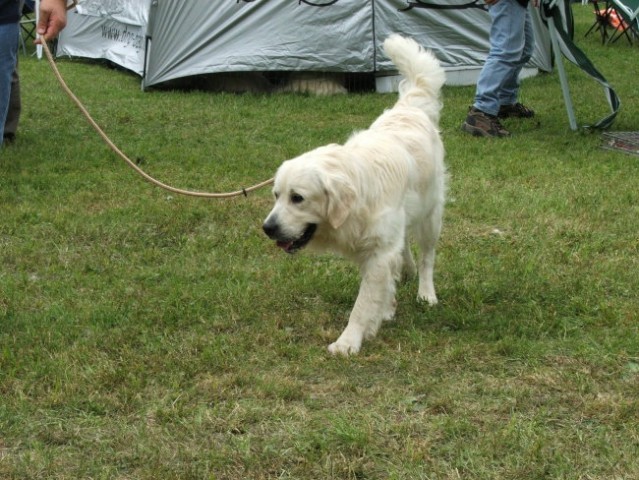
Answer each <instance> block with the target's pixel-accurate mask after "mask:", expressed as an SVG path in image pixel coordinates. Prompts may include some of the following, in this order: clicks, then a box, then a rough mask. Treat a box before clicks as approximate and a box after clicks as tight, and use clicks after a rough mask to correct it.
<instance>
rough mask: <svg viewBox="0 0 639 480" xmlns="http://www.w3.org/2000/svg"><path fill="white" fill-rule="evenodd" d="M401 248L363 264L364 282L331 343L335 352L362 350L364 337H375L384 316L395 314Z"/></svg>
mask: <svg viewBox="0 0 639 480" xmlns="http://www.w3.org/2000/svg"><path fill="white" fill-rule="evenodd" d="M400 262H401V256H400V253H399V251H397V252H393V253H385V254H384V255H379V256H376V257H373V258H371V259H369V260H367V261H366V262H365V264H364V265H362V267H361V272H362V282H361V284H360V287H359V294H358V295H357V300H356V301H355V305H354V306H353V310H352V311H351V315H350V317H349V319H348V325H347V326H346V328H345V329H344V331H343V332H342V334H341V335H340V336H339V338H338V339H337V340H336V341H335V342H334V343H332V344H330V345H329V347H328V350H329V352H331V353H332V354H340V355H350V354H354V353H357V352H359V350H360V348H361V346H362V341H363V340H364V339H365V338H371V337H374V336H375V334H376V333H377V330H379V327H380V325H381V323H382V321H383V320H390V319H391V318H393V315H394V314H395V307H396V302H395V280H396V277H397V274H398V272H399V266H400Z"/></svg>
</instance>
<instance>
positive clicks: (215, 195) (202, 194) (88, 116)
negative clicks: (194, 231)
mask: <svg viewBox="0 0 639 480" xmlns="http://www.w3.org/2000/svg"><path fill="white" fill-rule="evenodd" d="M42 47H43V49H44V53H45V54H46V56H47V60H48V61H49V65H50V66H51V69H52V70H53V73H54V74H55V76H56V78H57V79H58V82H59V83H60V85H61V86H62V89H63V90H64V91H65V92H66V94H67V95H68V96H69V98H71V100H73V103H75V104H76V106H77V107H78V108H79V109H80V111H81V112H82V114H83V115H84V116H85V118H86V119H87V121H88V122H89V123H90V124H91V126H92V127H93V129H94V130H95V131H96V132H98V135H100V137H102V139H103V140H104V141H105V142H106V144H107V145H108V146H109V147H110V148H111V150H113V151H114V152H115V153H116V154H117V155H118V156H119V157H120V158H121V159H122V160H124V161H125V162H126V163H127V164H128V165H129V167H131V168H132V169H133V170H135V171H136V172H138V173H139V174H140V175H142V177H144V179H145V180H147V181H149V182H151V183H152V184H153V185H156V186H158V187H160V188H163V189H165V190H168V191H169V192H173V193H177V194H180V195H188V196H191V197H202V198H230V197H237V196H239V195H244V196H246V195H247V194H248V193H249V192H252V191H253V190H257V189H258V188H262V187H265V186H267V185H270V184H272V183H273V179H272V178H270V179H268V180H265V181H263V182H260V183H258V184H255V185H253V186H251V187H247V188H243V189H241V190H236V191H235V192H226V193H209V192H195V191H192V190H183V189H181V188H175V187H172V186H170V185H167V184H165V183H162V182H160V181H159V180H156V179H155V178H153V177H152V176H151V175H149V174H147V173H146V172H144V171H143V170H142V169H141V168H140V167H138V166H137V165H136V164H135V162H133V161H132V160H131V159H130V158H129V157H127V156H126V154H124V152H122V150H120V149H119V148H118V147H117V146H116V145H115V144H114V143H113V142H112V141H111V139H110V138H109V137H108V136H107V134H106V133H104V131H103V130H102V129H101V128H100V126H99V125H98V124H97V123H96V122H95V120H93V118H92V117H91V114H89V112H88V111H87V109H86V108H85V107H84V105H83V104H82V102H81V101H80V100H79V99H78V97H76V96H75V94H74V93H73V92H72V91H71V89H70V88H69V87H68V86H67V84H66V82H65V81H64V79H63V78H62V75H61V74H60V71H59V70H58V66H57V65H56V63H55V61H54V60H53V55H52V54H51V51H50V50H49V46H48V45H47V42H45V41H42Z"/></svg>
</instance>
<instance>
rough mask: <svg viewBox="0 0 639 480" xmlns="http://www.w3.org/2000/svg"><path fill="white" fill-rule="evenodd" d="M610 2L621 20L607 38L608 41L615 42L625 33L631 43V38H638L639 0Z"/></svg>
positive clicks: (613, 0)
mask: <svg viewBox="0 0 639 480" xmlns="http://www.w3.org/2000/svg"><path fill="white" fill-rule="evenodd" d="M611 4H612V7H613V8H614V9H615V11H616V12H617V15H619V16H620V17H621V19H622V20H623V21H622V22H621V24H620V25H619V26H618V27H617V29H616V31H615V32H614V33H613V34H612V36H611V37H610V38H609V39H608V43H613V42H616V41H617V40H619V38H621V36H622V35H625V36H626V38H627V39H628V42H630V44H631V45H632V41H633V39H637V38H639V18H638V16H639V0H611Z"/></svg>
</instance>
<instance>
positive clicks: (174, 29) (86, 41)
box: [58, 0, 552, 90]
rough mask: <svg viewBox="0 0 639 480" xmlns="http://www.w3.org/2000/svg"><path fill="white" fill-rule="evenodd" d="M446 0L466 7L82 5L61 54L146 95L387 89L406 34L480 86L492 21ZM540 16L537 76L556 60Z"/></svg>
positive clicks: (298, 2)
mask: <svg viewBox="0 0 639 480" xmlns="http://www.w3.org/2000/svg"><path fill="white" fill-rule="evenodd" d="M444 3H446V4H447V5H449V6H454V7H457V8H454V9H448V8H447V9H443V10H442V9H435V8H432V7H433V5H434V3H425V2H424V1H422V0H419V1H407V0H312V1H311V0H282V1H279V2H272V1H267V0H216V1H211V0H180V1H178V0H154V1H151V0H108V1H100V0H81V1H80V2H79V4H78V7H77V8H76V9H75V11H74V12H71V13H70V14H69V24H68V26H67V28H66V29H65V30H64V31H63V33H62V35H61V37H60V41H59V46H58V55H59V56H60V55H70V56H81V57H89V58H106V59H109V60H111V61H113V62H115V63H117V64H119V65H121V66H123V67H125V68H128V69H130V70H133V71H134V72H136V73H138V74H140V75H141V76H142V86H143V88H145V89H146V88H148V87H151V86H154V85H158V84H161V83H163V82H167V81H170V80H175V79H179V78H183V77H189V76H193V75H202V74H210V73H220V72H227V73H228V72H304V71H306V72H308V71H310V72H343V73H371V74H374V75H375V76H376V77H377V78H378V81H377V85H378V90H386V89H388V88H391V89H392V83H391V84H390V85H391V86H390V87H389V83H388V82H385V81H384V80H387V76H389V75H392V74H393V73H394V67H393V65H392V64H391V63H390V62H389V60H388V59H387V58H386V57H385V56H384V54H383V53H382V52H381V49H380V48H381V44H382V43H383V41H384V39H385V38H386V37H387V36H388V35H390V34H391V33H395V32H400V33H402V34H405V35H409V36H412V37H413V38H415V39H416V40H417V41H418V42H420V43H421V44H422V45H423V46H425V47H426V48H429V49H431V50H433V51H434V53H435V54H436V55H437V57H438V58H439V60H440V61H441V62H442V65H443V66H444V68H445V69H446V71H447V83H449V84H472V83H474V81H475V79H476V76H477V74H478V72H479V70H480V69H481V66H482V64H483V62H484V60H485V58H486V55H487V53H488V47H489V45H488V30H489V27H490V18H489V15H488V14H487V12H486V11H485V9H484V6H483V5H482V4H481V3H479V2H478V0H475V1H472V0H471V1H470V2H469V1H468V0H448V1H446V2H444ZM535 19H536V23H537V26H536V33H537V39H538V45H537V50H536V52H535V54H534V56H533V59H532V60H531V62H530V70H529V74H530V73H534V72H536V71H537V69H542V70H546V71H549V70H551V64H552V62H551V59H550V42H549V40H548V35H547V31H546V30H545V29H544V28H543V26H541V21H540V20H539V16H538V15H535ZM391 78H392V77H391Z"/></svg>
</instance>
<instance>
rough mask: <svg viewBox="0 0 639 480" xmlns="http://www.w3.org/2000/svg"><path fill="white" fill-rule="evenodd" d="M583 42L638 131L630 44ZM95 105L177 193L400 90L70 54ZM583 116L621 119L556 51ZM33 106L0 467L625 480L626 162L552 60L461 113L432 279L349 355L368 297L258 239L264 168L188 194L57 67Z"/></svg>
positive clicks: (16, 474)
mask: <svg viewBox="0 0 639 480" xmlns="http://www.w3.org/2000/svg"><path fill="white" fill-rule="evenodd" d="M573 10H574V12H575V16H576V29H577V30H576V35H575V38H576V42H577V44H578V45H579V46H580V47H581V48H582V49H583V50H584V51H585V52H586V53H587V55H588V56H589V57H590V59H591V60H592V61H593V63H594V64H595V65H596V66H597V67H598V68H599V70H600V71H601V72H602V73H603V74H604V76H605V77H606V78H607V79H608V80H609V82H610V83H611V84H612V85H613V86H614V87H615V89H616V90H617V93H618V94H619V97H620V98H621V101H622V109H621V112H620V113H619V116H618V118H617V120H616V123H615V124H614V130H616V131H637V130H639V98H638V96H637V78H636V77H635V74H636V72H637V63H638V59H639V50H638V46H637V45H634V46H630V45H628V43H627V42H626V43H624V42H625V40H621V41H619V42H618V43H616V44H614V45H601V44H600V41H599V39H598V37H596V36H595V35H590V36H588V37H586V38H584V33H585V31H586V30H587V28H588V27H589V26H590V24H591V23H592V22H593V20H594V16H593V15H592V8H591V7H590V6H588V7H584V6H581V5H580V4H574V5H573ZM59 65H60V68H61V70H62V73H63V74H64V75H65V77H66V79H67V81H68V83H69V84H70V86H71V87H72V88H73V89H74V91H75V92H76V93H77V95H78V96H79V97H80V98H81V99H82V100H83V101H84V102H85V103H86V105H87V107H88V109H89V110H90V111H91V112H92V114H93V115H94V116H95V118H96V120H97V121H98V122H99V123H100V124H101V125H102V126H103V127H104V129H105V130H106V131H107V133H108V134H109V135H110V136H111V137H112V138H113V140H114V141H115V142H116V143H117V144H118V145H119V146H120V147H121V148H122V149H123V150H124V151H125V152H127V153H128V154H129V155H130V156H132V157H133V158H137V159H138V161H139V162H140V163H141V166H142V167H143V168H145V169H146V170H147V171H148V172H149V173H151V174H152V175H154V176H157V177H158V178H159V179H161V180H163V181H166V182H167V183H171V184H172V185H175V186H178V187H189V188H194V189H200V190H209V191H227V190H236V189H238V188H241V187H245V186H248V185H251V184H253V183H256V182H258V181H261V180H264V179H266V178H269V177H271V176H272V175H273V173H274V172H275V169H276V168H277V167H278V165H279V164H280V163H281V162H282V161H283V160H284V159H286V158H289V157H293V156H295V155H298V154H300V153H302V152H304V151H306V150H309V149H311V148H314V147H316V146H319V145H322V144H325V143H329V142H335V141H343V140H344V139H345V138H346V137H347V136H348V134H349V133H350V132H351V131H352V130H353V129H357V128H364V127H366V126H367V125H368V124H370V123H371V121H373V120H374V119H375V118H376V116H377V115H378V114H379V113H380V112H381V111H382V110H383V109H384V108H388V107H389V106H391V105H392V104H393V102H394V101H395V95H392V94H388V95H387V94H383V95H382V94H352V95H348V96H339V97H334V98H314V97H310V96H299V95H297V96H296V95H275V96H263V95H231V94H212V93H203V92H190V93H186V92H168V91H154V92H146V93H144V92H141V91H140V87H139V83H140V82H139V78H138V77H135V76H133V75H130V74H128V73H125V72H122V71H118V70H109V69H107V68H105V67H103V66H99V65H95V64H91V63H87V62H83V61H77V60H76V61H70V60H63V61H60V62H59ZM566 68H567V70H568V75H569V77H570V85H571V89H572V94H573V101H574V103H575V109H576V113H577V119H578V121H579V122H580V123H581V124H583V123H590V122H594V121H595V120H597V119H598V118H600V117H602V116H603V115H605V114H606V113H607V112H608V109H607V105H606V104H605V101H604V95H603V91H602V89H601V88H600V86H599V85H598V84H596V83H595V82H594V81H593V80H591V79H590V78H588V77H586V76H585V75H584V74H583V73H582V72H581V71H579V70H577V69H576V68H574V67H573V66H572V65H568V64H566ZM20 69H21V73H22V89H23V103H24V113H23V118H22V123H21V127H20V131H19V138H18V140H17V142H16V144H15V145H14V146H12V147H10V148H6V149H4V150H3V151H2V152H1V153H0V478H2V479H7V480H9V479H12V480H13V479H15V480H25V479H59V480H62V479H65V480H66V479H148V480H151V479H162V480H168V479H216V480H217V479H229V480H231V479H255V480H260V479H302V480H304V479H322V480H324V479H360V480H361V479H405V480H409V479H410V480H414V479H438V480H445V479H451V480H452V479H472V480H475V479H482V480H506V479H511V480H528V479H531V480H533V479H566V480H567V479H575V480H576V479H581V480H622V479H623V480H630V479H636V478H639V460H638V459H637V452H638V451H639V338H638V325H639V323H638V317H639V315H638V313H637V312H638V311H639V299H638V297H637V294H636V289H637V286H638V285H639V273H638V267H639V261H638V253H639V234H638V231H637V230H638V227H639V188H638V185H639V157H637V156H632V155H626V154H623V153H618V152H613V151H609V150H604V149H601V148H600V146H601V144H602V139H601V136H600V134H599V133H588V132H584V131H579V132H573V131H571V130H570V129H569V126H568V120H567V116H566V112H565V108H564V104H563V99H562V96H561V90H560V86H559V80H558V76H557V74H556V73H553V74H541V75H539V76H537V77H534V78H531V79H527V80H525V82H524V84H523V90H522V95H523V97H522V101H523V102H524V103H526V104H529V105H530V106H532V107H533V108H534V109H535V110H536V111H537V116H536V118H535V119H534V120H532V121H523V120H522V121H518V120H512V121H507V122H506V125H507V127H508V128H509V129H510V130H511V131H512V132H513V136H512V138H508V139H501V140H493V139H479V138H472V137H470V136H468V135H466V134H463V133H462V132H461V131H460V129H459V127H460V124H461V122H462V121H463V119H464V117H465V114H466V110H467V108H468V105H469V104H470V103H471V99H472V96H473V93H474V87H446V88H445V90H444V103H445V106H444V111H443V115H442V124H441V127H442V133H443V138H444V143H445V145H446V148H447V164H448V166H449V171H450V175H451V182H450V195H449V202H448V205H447V211H446V216H445V225H444V230H443V235H442V239H441V243H440V245H439V249H438V263H437V267H436V271H435V281H436V286H437V288H438V294H439V297H440V304H439V305H437V306H436V307H434V308H428V307H426V306H423V305H420V304H418V303H417V302H416V301H415V296H416V293H417V285H416V282H409V283H407V284H402V285H401V286H400V287H399V289H398V303H399V307H398V313H397V317H396V321H395V322H394V323H392V324H385V325H384V326H383V327H382V329H381V330H380V332H379V334H378V336H377V337H376V338H375V339H374V340H372V341H369V342H366V343H365V344H364V346H363V349H362V352H361V353H360V354H359V355H358V356H355V357H351V358H334V357H331V356H330V355H329V354H328V353H327V351H326V346H327V345H328V343H330V342H331V341H333V340H334V339H335V338H336V337H337V336H338V335H339V333H340V332H341V330H342V329H343V327H344V326H345V323H346V320H347V318H348V314H349V311H350V309H351V307H352V304H353V302H354V299H355V297H356V294H357V288H358V276H357V272H356V271H355V269H354V267H353V266H352V265H351V264H350V263H347V262H346V261H344V260H342V259H340V258H337V257H334V256H332V255H320V256H317V255H311V254H308V253H305V252H301V253H300V254H297V255H295V256H287V255H285V254H283V253H282V252H281V251H279V250H278V249H277V248H276V247H275V246H274V245H273V244H272V242H270V241H269V240H268V239H267V238H266V237H265V236H264V235H263V234H262V232H261V223H262V220H263V218H264V217H265V216H266V214H267V213H268V211H269V209H270V206H271V198H270V192H269V189H268V188H266V189H263V190H260V191H258V192H255V193H253V194H250V195H249V196H248V197H247V198H244V197H241V198H235V199H232V200H202V199H194V198H187V197H181V196H177V195H173V194H168V193H167V192H165V191H163V190H160V189H158V188H156V187H154V186H151V185H150V184H148V183H146V182H144V181H143V180H141V179H140V177H138V176H136V175H135V174H134V173H133V172H132V170H130V169H129V168H128V167H126V166H125V165H124V164H123V163H122V162H121V161H120V160H119V159H118V158H116V157H115V156H114V155H113V154H112V153H111V152H110V151H109V150H108V149H107V148H106V147H105V146H104V144H103V143H102V142H101V140H100V139H99V138H98V137H97V136H96V135H95V134H94V133H93V131H92V130H91V129H90V127H89V126H88V125H87V124H86V122H85V121H84V119H83V118H82V117H81V116H80V114H79V113H78V112H77V110H76V109H75V107H73V105H72V104H71V103H70V102H69V100H68V99H67V98H66V96H65V95H64V94H63V93H62V91H61V90H60V88H59V87H58V85H57V84H56V82H55V79H54V77H53V76H52V75H51V73H50V71H49V68H48V66H47V65H46V63H45V62H38V61H37V60H35V59H34V58H33V57H24V56H22V55H21V58H20Z"/></svg>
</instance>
